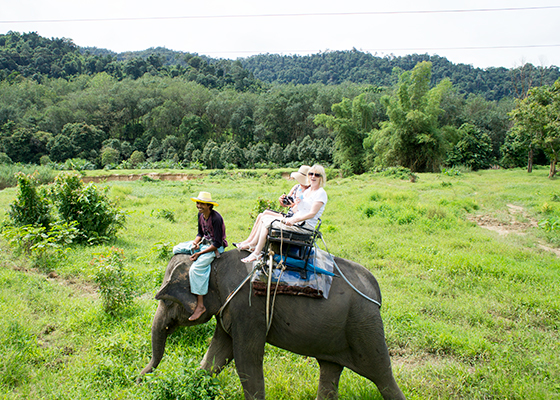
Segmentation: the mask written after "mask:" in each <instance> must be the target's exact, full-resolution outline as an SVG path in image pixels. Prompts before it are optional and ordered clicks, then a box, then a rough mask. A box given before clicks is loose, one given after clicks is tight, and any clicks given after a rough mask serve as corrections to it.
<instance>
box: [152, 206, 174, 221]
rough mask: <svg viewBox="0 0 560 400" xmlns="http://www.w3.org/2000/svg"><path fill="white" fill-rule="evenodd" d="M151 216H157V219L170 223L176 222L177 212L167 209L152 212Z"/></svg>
mask: <svg viewBox="0 0 560 400" xmlns="http://www.w3.org/2000/svg"><path fill="white" fill-rule="evenodd" d="M150 215H155V216H156V217H157V218H162V219H166V220H168V221H169V222H175V212H174V211H173V210H166V209H163V210H160V209H157V210H152V212H151V213H150Z"/></svg>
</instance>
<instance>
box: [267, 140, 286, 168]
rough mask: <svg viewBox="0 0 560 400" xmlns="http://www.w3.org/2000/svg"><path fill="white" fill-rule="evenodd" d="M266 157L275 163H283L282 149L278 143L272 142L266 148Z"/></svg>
mask: <svg viewBox="0 0 560 400" xmlns="http://www.w3.org/2000/svg"><path fill="white" fill-rule="evenodd" d="M268 159H269V160H270V161H272V162H273V163H275V164H278V165H282V164H283V163H284V150H283V149H282V146H280V145H279V144H278V143H273V144H272V146H270V149H269V150H268Z"/></svg>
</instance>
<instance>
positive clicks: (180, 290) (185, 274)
mask: <svg viewBox="0 0 560 400" xmlns="http://www.w3.org/2000/svg"><path fill="white" fill-rule="evenodd" d="M189 267H190V260H189V258H188V257H185V256H175V257H173V258H172V259H171V261H170V262H169V265H168V266H167V271H166V272H165V278H164V279H163V284H162V285H161V288H160V289H159V291H158V292H157V294H156V300H171V301H174V302H176V303H180V304H181V305H182V306H183V307H184V308H185V310H186V311H187V312H191V313H192V312H193V311H194V309H195V307H196V296H195V295H194V294H192V293H191V287H190V282H189Z"/></svg>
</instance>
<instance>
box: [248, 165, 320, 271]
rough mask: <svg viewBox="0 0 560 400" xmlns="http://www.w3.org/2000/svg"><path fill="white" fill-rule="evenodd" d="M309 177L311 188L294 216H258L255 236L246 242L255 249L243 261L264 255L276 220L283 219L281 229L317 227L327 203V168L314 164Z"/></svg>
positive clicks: (256, 258)
mask: <svg viewBox="0 0 560 400" xmlns="http://www.w3.org/2000/svg"><path fill="white" fill-rule="evenodd" d="M307 178H308V180H309V188H308V189H307V190H305V192H303V198H302V199H301V201H300V202H299V203H298V204H297V210H296V212H295V213H294V215H293V216H291V217H283V218H279V215H263V214H261V215H260V218H257V221H255V226H254V227H253V230H255V234H254V238H253V239H252V240H251V241H246V242H244V243H246V244H247V245H249V248H251V249H253V247H254V249H253V251H252V253H251V254H249V256H248V257H245V258H243V259H242V260H241V261H243V262H244V263H251V262H254V261H257V260H259V259H260V258H261V257H262V255H261V251H262V249H263V247H264V245H265V243H266V237H267V234H268V228H269V226H270V224H271V223H272V222H273V221H274V220H277V219H279V220H281V225H280V227H281V229H285V230H287V231H293V232H300V233H308V231H306V230H305V229H302V228H303V227H304V228H306V229H311V230H313V229H315V226H316V225H317V222H318V220H319V218H320V217H321V215H322V214H323V211H324V210H325V205H326V204H327V192H325V189H323V186H324V185H325V182H326V180H327V177H326V175H325V169H324V168H323V167H322V166H321V165H314V166H312V167H311V168H310V169H309V171H308V173H307Z"/></svg>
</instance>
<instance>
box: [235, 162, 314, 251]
mask: <svg viewBox="0 0 560 400" xmlns="http://www.w3.org/2000/svg"><path fill="white" fill-rule="evenodd" d="M307 171H309V166H307V165H302V166H301V167H299V170H298V171H296V172H292V173H291V174H290V177H291V178H293V179H295V180H296V181H297V182H298V183H297V184H296V185H294V187H292V189H291V190H290V192H289V193H288V194H287V195H286V194H282V195H281V196H280V197H279V198H278V201H279V202H280V205H281V206H282V207H286V206H288V207H290V209H289V210H288V213H287V214H285V215H284V214H282V213H281V212H279V211H274V210H264V211H263V212H262V213H260V214H259V215H258V216H257V219H256V221H255V224H254V225H253V229H252V230H251V233H250V234H249V237H248V238H247V239H245V240H244V241H242V242H240V243H233V245H234V246H235V247H237V248H238V249H239V250H249V251H253V250H254V247H255V246H254V245H253V246H251V245H250V243H252V242H253V241H254V240H255V235H256V233H257V230H258V229H256V228H257V227H258V226H259V225H260V222H261V218H262V217H263V216H274V217H276V219H279V218H283V217H291V216H292V215H294V213H295V212H296V210H297V204H298V203H299V202H300V201H301V199H302V198H303V192H304V191H305V190H306V189H307V188H308V187H309V182H308V180H307ZM290 199H293V201H290Z"/></svg>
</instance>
